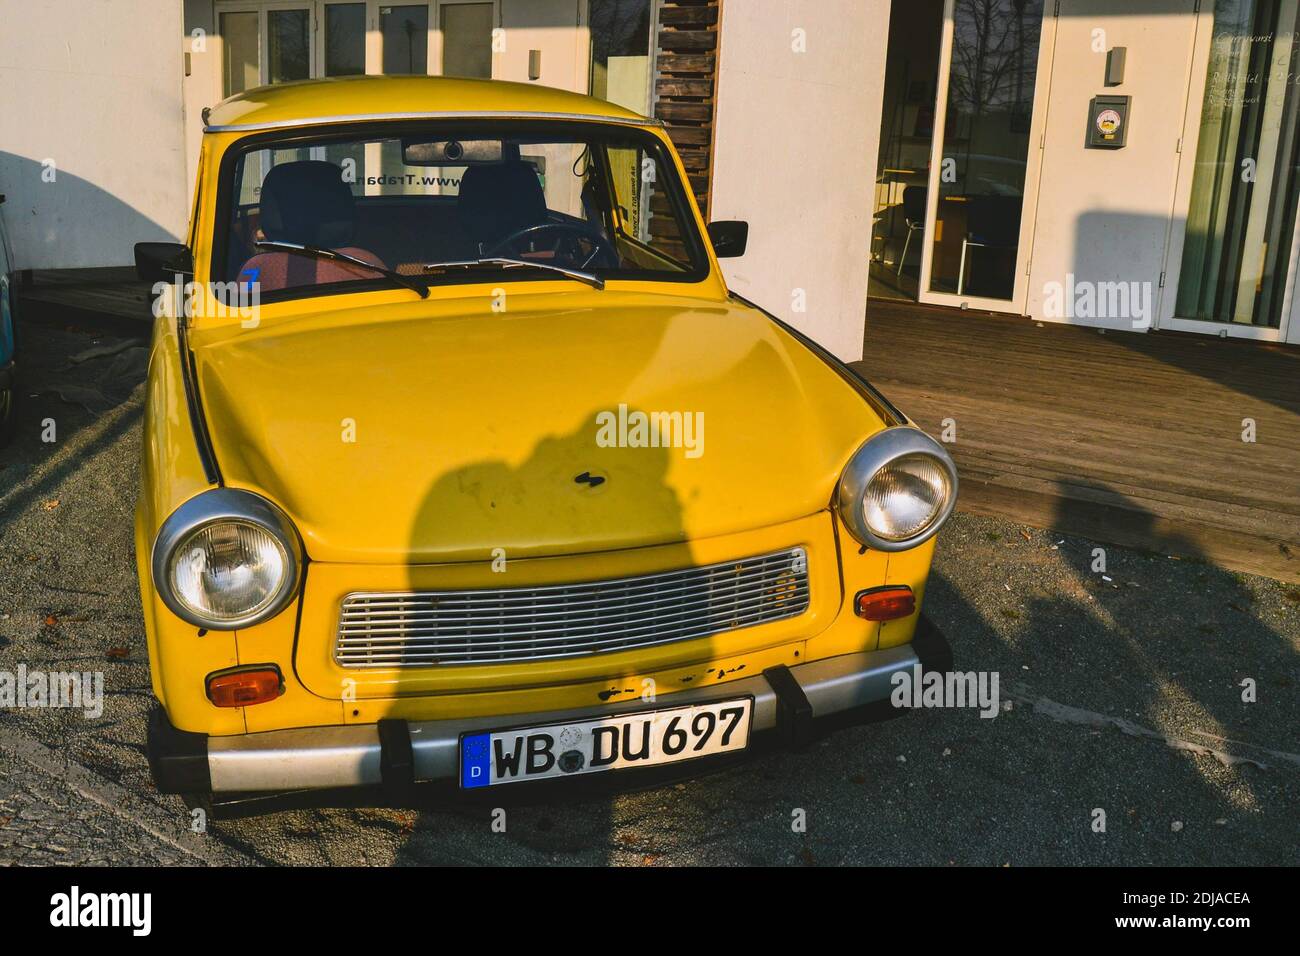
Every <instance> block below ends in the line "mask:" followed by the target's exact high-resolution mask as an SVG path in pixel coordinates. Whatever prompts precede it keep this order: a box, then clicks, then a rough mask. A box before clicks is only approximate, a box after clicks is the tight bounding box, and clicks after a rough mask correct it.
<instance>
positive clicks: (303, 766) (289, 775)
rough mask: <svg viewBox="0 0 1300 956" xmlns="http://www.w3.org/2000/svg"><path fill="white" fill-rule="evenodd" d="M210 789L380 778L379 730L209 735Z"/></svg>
mask: <svg viewBox="0 0 1300 956" xmlns="http://www.w3.org/2000/svg"><path fill="white" fill-rule="evenodd" d="M208 773H209V774H210V775H211V777H212V790H213V792H214V793H221V792H226V793H229V792H232V791H239V790H248V791H255V790H262V791H264V790H298V789H303V788H317V787H355V786H361V785H363V784H368V783H378V782H379V779H380V778H379V729H378V727H377V726H376V725H374V724H357V725H355V726H351V727H329V728H306V729H303V730H275V731H270V732H268V733H261V734H244V735H241V736H238V737H209V738H208Z"/></svg>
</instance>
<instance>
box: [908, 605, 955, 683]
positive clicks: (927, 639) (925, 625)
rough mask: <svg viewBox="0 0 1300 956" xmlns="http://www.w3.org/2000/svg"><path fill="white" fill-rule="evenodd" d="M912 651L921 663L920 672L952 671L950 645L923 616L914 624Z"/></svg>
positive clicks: (939, 631)
mask: <svg viewBox="0 0 1300 956" xmlns="http://www.w3.org/2000/svg"><path fill="white" fill-rule="evenodd" d="M912 650H913V651H915V653H916V656H917V658H918V659H919V660H920V662H921V670H922V671H939V672H940V673H943V674H946V673H948V672H949V671H951V670H952V667H953V663H952V645H951V644H949V643H948V638H947V637H945V636H944V633H943V631H941V630H939V628H938V627H937V626H936V625H935V623H934V622H933V621H931V620H930V619H929V618H928V617H926V616H925V615H924V614H922V615H921V619H920V620H919V621H917V622H916V636H915V637H913V638H912Z"/></svg>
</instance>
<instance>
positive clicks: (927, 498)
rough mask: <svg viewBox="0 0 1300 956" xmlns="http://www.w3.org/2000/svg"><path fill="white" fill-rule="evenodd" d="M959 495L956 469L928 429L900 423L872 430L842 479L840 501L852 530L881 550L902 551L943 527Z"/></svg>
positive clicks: (840, 506) (839, 503)
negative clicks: (873, 432)
mask: <svg viewBox="0 0 1300 956" xmlns="http://www.w3.org/2000/svg"><path fill="white" fill-rule="evenodd" d="M956 499H957V470H956V468H955V467H954V466H953V463H952V459H951V458H950V457H949V456H948V453H947V452H946V451H944V449H943V446H941V445H940V444H939V443H938V442H936V441H935V440H934V439H933V438H931V437H930V436H929V435H927V434H925V432H922V431H920V430H919V429H916V428H911V427H907V426H900V427H897V428H887V429H885V430H884V431H882V432H879V433H877V434H876V435H873V436H872V437H871V438H870V439H869V440H868V441H867V442H866V444H864V445H863V446H862V447H861V448H859V449H858V451H857V453H856V454H855V455H854V456H853V458H852V460H851V461H850V462H849V465H848V467H847V468H845V470H844V475H843V477H842V478H841V479H840V487H839V491H838V494H837V504H838V506H839V510H840V515H841V517H842V518H843V519H844V523H845V524H846V525H847V526H848V529H849V531H850V532H851V533H852V534H853V536H854V537H855V538H857V539H858V540H859V541H860V542H861V543H862V544H865V545H867V546H868V547H872V548H875V549H876V550H878V551H902V550H905V549H907V548H913V547H915V546H916V545H918V544H921V543H922V542H923V541H926V540H927V539H929V538H930V537H932V536H933V535H934V534H936V533H937V532H938V530H939V527H940V526H941V525H942V524H943V522H944V520H945V519H946V518H947V517H948V515H949V514H950V513H951V511H952V507H953V504H954V503H955V502H956Z"/></svg>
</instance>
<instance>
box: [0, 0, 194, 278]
mask: <svg viewBox="0 0 1300 956" xmlns="http://www.w3.org/2000/svg"><path fill="white" fill-rule="evenodd" d="M0 25H3V28H2V29H0V116H3V117H4V120H3V122H0V192H3V193H4V194H5V195H6V196H7V202H6V204H5V206H4V211H3V214H4V217H5V225H6V227H7V228H8V230H9V235H10V239H11V241H12V244H13V247H14V253H15V258H16V259H17V266H18V268H21V269H32V268H37V269H53V268H70V267H88V266H116V265H128V264H130V263H131V261H132V256H133V253H132V245H133V243H135V242H136V241H138V240H146V239H158V240H165V239H178V238H179V237H180V236H181V233H182V232H183V231H184V228H185V220H186V212H187V210H186V202H185V197H186V191H187V189H186V182H185V154H184V147H185V139H184V131H183V126H182V109H181V79H182V75H183V65H182V59H181V54H182V44H181V42H180V37H181V26H182V24H181V3H180V2H179V0H42V2H41V3H32V2H31V0H0ZM51 161H52V163H53V165H52V166H51V165H50V162H51ZM51 176H52V181H51Z"/></svg>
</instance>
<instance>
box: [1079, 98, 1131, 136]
mask: <svg viewBox="0 0 1300 956" xmlns="http://www.w3.org/2000/svg"><path fill="white" fill-rule="evenodd" d="M1129 102H1130V97H1127V96H1094V97H1093V98H1092V104H1091V105H1090V106H1089V109H1088V148H1089V149H1121V148H1123V146H1124V145H1125V143H1127V142H1128V117H1129Z"/></svg>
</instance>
